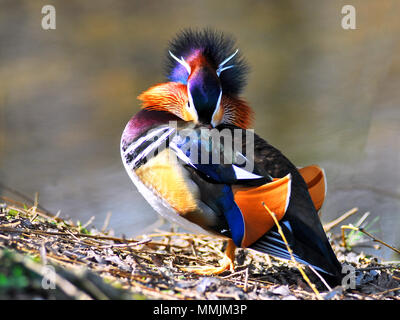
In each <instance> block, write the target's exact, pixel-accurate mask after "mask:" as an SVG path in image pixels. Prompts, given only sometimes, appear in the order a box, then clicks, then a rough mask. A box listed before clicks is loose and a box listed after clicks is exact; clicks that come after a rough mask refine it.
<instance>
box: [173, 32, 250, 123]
mask: <svg viewBox="0 0 400 320" xmlns="http://www.w3.org/2000/svg"><path fill="white" fill-rule="evenodd" d="M234 43H235V42H234V40H233V39H232V38H231V37H227V36H226V35H224V34H222V33H219V32H216V31H213V30H210V29H205V30H202V31H193V30H184V31H183V32H181V33H180V34H178V36H177V37H176V38H175V39H174V40H172V41H171V43H170V47H169V50H168V51H169V52H168V53H169V60H168V70H167V72H168V78H169V80H170V81H173V82H178V83H182V84H184V85H186V90H187V96H188V105H187V108H188V110H190V111H191V112H192V113H194V111H196V113H197V118H198V121H199V122H202V123H206V124H211V125H212V126H216V125H218V124H219V123H221V122H222V120H223V117H224V112H226V110H224V106H223V104H222V100H223V99H225V100H226V99H229V98H235V97H237V95H238V94H239V93H240V91H241V89H242V87H243V86H244V82H245V73H246V71H247V65H246V64H245V62H244V61H243V59H242V58H240V56H239V54H238V51H239V50H238V49H236V48H235V47H234Z"/></svg>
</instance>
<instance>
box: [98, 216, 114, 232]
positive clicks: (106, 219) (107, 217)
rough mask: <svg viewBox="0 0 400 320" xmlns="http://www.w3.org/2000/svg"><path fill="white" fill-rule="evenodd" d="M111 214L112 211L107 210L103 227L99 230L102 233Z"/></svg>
mask: <svg viewBox="0 0 400 320" xmlns="http://www.w3.org/2000/svg"><path fill="white" fill-rule="evenodd" d="M111 215H112V212H111V211H108V212H107V215H106V218H105V220H104V224H103V227H102V228H101V232H103V233H104V232H105V231H106V230H107V227H108V224H109V223H110V219H111Z"/></svg>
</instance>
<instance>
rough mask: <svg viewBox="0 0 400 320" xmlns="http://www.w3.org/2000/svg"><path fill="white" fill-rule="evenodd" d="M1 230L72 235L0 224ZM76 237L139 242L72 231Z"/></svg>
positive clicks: (63, 234) (63, 233)
mask: <svg viewBox="0 0 400 320" xmlns="http://www.w3.org/2000/svg"><path fill="white" fill-rule="evenodd" d="M0 231H5V232H16V233H32V234H42V235H50V236H70V235H71V234H68V233H65V232H56V231H41V230H31V229H15V228H10V227H3V226H2V225H0ZM72 235H73V236H75V237H83V238H93V239H99V240H112V241H118V242H124V241H125V242H138V240H131V239H125V240H124V239H121V238H115V237H106V236H96V235H92V234H84V233H72Z"/></svg>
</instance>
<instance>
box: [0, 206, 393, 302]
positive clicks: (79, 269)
mask: <svg viewBox="0 0 400 320" xmlns="http://www.w3.org/2000/svg"><path fill="white" fill-rule="evenodd" d="M37 207H38V206H37V205H36V206H35V205H34V206H32V207H29V208H28V207H27V206H26V205H24V204H22V203H18V202H15V201H12V200H10V199H2V200H1V201H0V298H1V299H163V300H164V299H172V300H180V299H196V300H204V299H212V300H227V299H228V300H258V299H260V300H317V299H325V300H400V265H399V264H398V263H396V262H393V263H391V264H390V263H389V264H388V263H384V262H380V261H379V259H378V258H376V257H372V256H366V255H365V254H363V253H361V254H357V253H355V252H354V251H353V250H352V249H351V248H349V246H348V245H347V246H346V248H345V247H344V246H343V243H342V237H341V235H337V234H331V233H330V232H328V236H329V238H330V239H331V242H332V246H333V248H334V250H335V253H336V254H337V256H338V259H339V261H340V262H341V263H344V264H348V265H350V266H352V267H354V269H353V270H354V271H355V274H354V277H353V278H351V279H352V280H354V281H353V282H351V283H350V282H348V284H349V285H350V284H351V285H352V287H351V288H345V287H343V286H338V287H335V288H329V287H328V286H327V285H326V284H324V283H323V282H322V281H321V280H320V279H319V277H318V275H317V274H315V273H314V272H313V271H312V270H311V269H309V268H308V267H305V266H303V270H304V271H305V274H306V275H307V276H308V278H309V280H310V281H311V285H312V286H314V289H312V288H311V287H310V284H309V283H307V282H306V281H305V279H304V277H303V276H302V274H301V273H300V271H299V269H298V266H296V265H294V264H293V263H292V262H288V261H283V260H279V259H275V258H273V257H270V256H268V255H265V254H260V253H257V252H254V251H251V250H244V249H237V251H236V261H235V266H236V268H235V271H234V272H230V271H225V272H224V273H222V274H220V275H218V276H200V275H196V274H194V273H189V272H184V271H182V270H181V268H182V267H188V266H207V265H208V266H209V265H213V266H218V261H219V260H221V259H222V257H223V254H222V251H223V249H224V246H225V245H226V244H225V242H224V241H223V240H221V239H217V238H212V237H209V236H201V235H193V234H186V233H175V232H170V231H164V230H155V231H154V233H153V234H147V235H143V236H140V237H137V238H135V239H124V238H116V237H113V236H112V235H111V234H110V232H109V231H106V230H105V229H106V226H105V227H104V228H103V230H101V231H100V230H96V229H94V228H90V223H91V221H88V223H86V224H84V225H82V224H81V223H79V222H78V223H73V222H72V221H65V220H63V219H61V218H59V217H56V216H49V215H48V214H45V213H44V212H42V211H40V210H39V209H38V208H37ZM347 287H348V286H347Z"/></svg>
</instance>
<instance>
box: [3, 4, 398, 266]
mask: <svg viewBox="0 0 400 320" xmlns="http://www.w3.org/2000/svg"><path fill="white" fill-rule="evenodd" d="M52 3H54V5H55V7H56V10H57V29H56V30H52V31H44V30H42V29H41V18H42V15H41V13H40V11H41V5H40V3H38V2H33V1H18V2H16V1H0V83H1V86H0V181H1V183H2V184H4V185H6V186H9V187H11V188H13V189H15V190H18V191H19V192H22V193H24V194H26V195H28V196H30V197H33V195H34V193H35V192H39V194H40V203H41V205H42V206H43V207H45V208H47V209H48V210H50V211H52V212H57V211H58V210H61V215H62V216H63V217H71V218H72V219H74V220H78V219H79V220H80V221H83V222H86V221H87V220H89V218H90V217H91V216H95V217H96V218H95V222H94V224H95V225H96V226H98V227H101V226H102V225H103V222H104V219H105V217H106V215H107V212H112V217H111V221H110V226H111V227H112V228H113V229H114V230H115V233H117V234H125V235H128V236H129V235H134V234H140V233H142V232H144V230H145V228H146V227H147V226H148V225H150V224H151V223H153V222H154V221H156V219H157V214H156V213H155V212H154V211H153V210H152V209H151V208H150V207H149V205H148V204H147V203H146V202H145V201H144V200H143V199H142V197H141V196H140V194H139V193H138V192H137V190H136V189H135V187H134V186H133V184H132V183H131V182H130V180H129V178H128V176H127V175H126V173H125V172H124V169H123V166H122V163H121V161H120V155H119V139H120V135H121V133H122V130H123V128H124V126H125V124H126V122H127V121H128V120H129V118H130V117H131V116H132V115H133V114H134V113H136V112H137V111H138V110H139V105H138V102H137V100H136V96H137V95H138V94H140V92H141V91H143V90H145V89H146V88H147V87H149V86H150V85H152V84H155V83H157V82H161V81H163V58H164V57H163V55H164V53H165V51H164V50H165V46H166V44H167V42H168V40H169V39H170V38H171V37H172V36H173V35H174V34H175V33H176V32H177V31H178V30H179V29H180V28H182V27H186V26H209V25H211V26H214V27H216V28H218V29H220V30H223V31H228V32H230V33H232V34H234V35H235V36H236V38H237V40H238V47H239V48H240V50H241V51H242V53H243V54H244V55H245V56H246V57H247V60H248V62H249V64H250V65H251V67H252V72H251V74H250V75H249V79H248V86H247V89H246V90H245V92H244V96H245V98H246V99H247V100H248V101H249V102H250V104H251V106H252V107H253V108H254V110H255V111H256V122H255V129H256V132H257V133H258V134H260V135H261V136H263V137H264V138H266V139H267V140H268V141H269V142H271V143H272V144H273V145H275V146H276V147H278V148H279V149H281V150H282V151H283V152H284V153H285V154H286V155H287V156H288V157H289V158H290V159H291V160H292V161H293V162H294V163H295V164H296V165H298V166H304V165H308V164H312V163H318V164H319V165H321V166H322V167H324V168H325V169H326V172H327V177H328V198H327V202H326V205H325V207H324V210H323V215H322V220H323V221H324V222H328V221H330V220H332V219H334V218H336V217H338V216H339V215H341V214H342V213H344V212H345V211H347V210H349V209H351V208H353V207H359V209H360V213H359V214H358V215H356V216H355V217H353V218H351V219H349V222H353V223H354V222H355V221H357V220H358V219H359V218H360V217H361V215H362V214H363V213H364V212H366V211H369V212H371V215H370V217H369V218H368V221H372V220H373V218H374V217H376V216H379V220H378V222H377V223H376V224H375V225H374V226H373V227H372V229H371V230H373V231H374V234H376V235H377V236H378V237H380V238H382V239H383V240H385V241H387V242H389V243H390V244H393V245H396V246H397V247H400V235H399V232H398V230H399V229H400V218H399V217H400V142H399V137H400V92H399V90H398V88H400V55H399V52H400V45H399V37H398V35H399V31H400V21H399V19H398V18H397V13H398V12H399V9H400V8H399V5H400V4H399V3H398V2H397V1H395V0H393V1H380V2H377V1H353V4H354V6H355V7H356V9H357V30H350V31H346V30H343V29H342V28H341V25H340V19H341V14H340V10H341V6H342V3H341V2H340V1H337V2H330V3H329V4H324V5H322V4H320V2H319V1H308V2H307V4H302V5H300V3H299V2H297V1H287V2H285V3H284V4H283V3H275V2H269V3H265V2H260V1H246V2H235V3H231V4H230V6H229V7H226V6H225V5H224V4H223V3H218V2H216V1H203V2H198V3H189V2H183V1H169V2H165V3H164V2H152V4H151V5H148V4H147V5H144V4H143V2H139V1H137V2H135V1H130V2H129V3H127V2H125V3H124V4H122V1H121V2H117V3H116V2H112V4H111V2H110V1H105V0H104V1H96V5H95V6H94V4H92V5H90V4H87V3H86V4H83V3H81V1H68V2H65V1H64V2H62V1H53V2H52ZM93 3H94V2H93ZM0 192H1V193H2V194H4V195H10V193H9V192H7V191H6V190H5V189H3V190H1V189H0ZM13 196H14V195H13ZM362 250H370V249H368V248H362ZM371 252H373V253H375V254H377V255H379V256H381V257H384V258H385V259H388V260H393V259H398V257H395V256H394V255H393V254H392V252H390V251H389V250H380V251H371Z"/></svg>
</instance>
